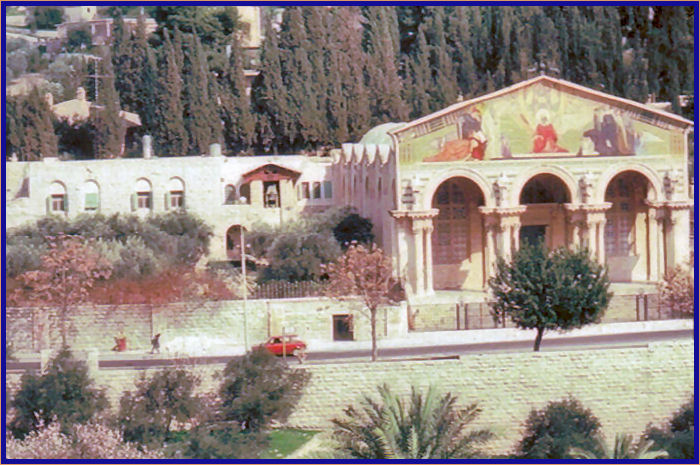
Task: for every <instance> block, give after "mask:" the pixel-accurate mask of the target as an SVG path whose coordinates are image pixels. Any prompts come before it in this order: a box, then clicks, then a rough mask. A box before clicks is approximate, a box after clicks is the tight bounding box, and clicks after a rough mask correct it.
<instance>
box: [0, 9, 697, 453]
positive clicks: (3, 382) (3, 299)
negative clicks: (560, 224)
mask: <svg viewBox="0 0 700 465" xmlns="http://www.w3.org/2000/svg"><path fill="white" fill-rule="evenodd" d="M128 3H132V4H137V5H157V4H166V5H236V4H238V5H253V6H275V5H280V6H281V5H288V4H295V5H310V6H311V5H325V4H329V3H332V4H334V5H341V6H342V5H367V4H373V5H405V4H412V5H445V4H447V3H449V4H450V5H474V6H476V5H484V4H485V3H486V2H484V1H471V2H470V1H457V2H447V1H404V2H402V1H337V2H336V1H328V0H325V1H324V0H319V1H290V2H284V1H267V2H266V1H248V2H246V1H207V0H203V1H171V2H167V1H153V0H145V1H142V2H136V1H132V0H127V1H96V2H89V1H56V2H54V1H50V0H49V1H26V2H22V1H3V2H2V7H3V11H2V18H1V20H0V24H1V25H2V30H3V31H4V30H5V27H6V15H5V8H4V7H10V6H36V5H60V6H71V5H76V6H78V5H86V4H90V5H98V6H106V5H124V4H128ZM660 3H663V4H664V5H672V6H693V7H694V30H693V33H694V41H695V47H694V72H695V87H694V95H695V96H697V95H698V93H699V92H698V90H699V86H698V69H699V67H698V58H699V57H698V49H697V44H698V25H699V24H700V22H699V19H698V13H699V8H698V2H697V1H696V2H692V1H669V2H666V1H663V2H661V1H638V2H634V5H649V6H653V5H659V4H660ZM488 4H489V5H494V6H506V5H547V4H552V5H580V4H586V5H606V6H617V5H623V4H627V2H621V1H590V2H586V1H553V2H551V3H550V2H543V1H541V0H540V1H493V2H488ZM5 47H6V41H5V40H3V41H2V56H3V63H4V60H5V58H4V57H5ZM6 79H7V78H6V75H5V73H3V74H2V85H3V88H5V86H6ZM2 101H3V115H2V138H3V140H4V139H5V137H6V133H5V112H4V102H5V96H4V94H3V97H2ZM699 115H700V111H699V109H698V107H697V105H695V114H694V123H695V126H694V127H695V128H697V124H698V121H699ZM693 135H694V163H693V169H694V178H695V181H696V182H695V183H694V203H695V205H696V206H697V204H698V199H699V195H698V194H699V188H698V184H697V180H698V178H699V176H698V175H699V174H700V167H699V166H698V161H699V159H700V157H698V141H699V140H700V137H699V136H698V131H697V129H694V131H693ZM2 153H3V160H2V179H3V187H4V184H5V179H6V166H5V165H6V159H5V145H4V144H3V146H2ZM698 219H699V212H698V208H697V207H696V208H694V220H695V234H694V247H695V252H696V253H695V254H694V267H695V270H698V269H699V268H700V259H699V258H698V255H697V251H698V245H700V242H699V238H698V234H697V229H698ZM5 234H6V206H5V202H3V204H2V237H3V241H2V258H3V261H2V276H3V289H2V319H3V321H2V327H3V331H2V356H3V357H2V375H1V376H2V385H3V388H4V387H5V386H6V383H7V379H6V355H7V353H6V343H7V339H6V334H5V331H4V329H5V327H6V325H5V317H6V315H5V308H6V304H7V302H6V295H5V289H4V283H5V281H4V277H5V271H6V270H5V260H6V245H5V240H4V239H5ZM695 279H696V281H695V282H696V284H697V283H698V277H697V275H696V277H695ZM694 291H695V295H694V300H695V308H696V309H697V308H698V303H699V299H698V295H699V294H698V289H697V286H695V289H694ZM699 322H700V316H699V315H698V312H697V311H695V314H694V339H695V344H694V352H695V353H694V355H695V370H694V372H695V374H694V393H695V409H694V410H695V419H694V422H695V427H696V428H697V426H698V419H699V418H700V417H699V413H698V409H697V407H698V384H699V381H700V373H699V372H698V360H699V354H700V352H699V348H698V340H699V334H700V333H699V331H698V330H699V328H698V323H699ZM3 400H4V396H3ZM2 416H3V417H2V437H3V439H2V441H3V442H2V445H1V446H0V449H1V454H2V455H1V457H2V459H3V460H2V461H3V463H37V464H43V463H279V462H280V460H11V459H10V460H8V459H5V457H6V443H5V440H4V438H5V437H6V428H7V426H6V422H5V416H6V407H5V402H3V403H2ZM695 457H696V458H698V433H697V432H696V433H695ZM284 462H285V463H310V462H314V463H380V462H386V461H379V460H284ZM390 462H391V463H415V461H411V460H392V461H390ZM422 462H425V463H445V462H446V461H444V460H442V461H441V460H424V461H422ZM450 462H455V463H484V462H488V463H513V462H516V463H541V461H537V460H514V459H493V460H487V461H485V460H452V461H450ZM548 462H549V463H586V462H588V463H611V462H614V463H649V461H645V460H616V461H610V460H584V461H581V460H551V461H548ZM664 463H697V462H696V461H694V460H675V461H670V460H669V461H664Z"/></svg>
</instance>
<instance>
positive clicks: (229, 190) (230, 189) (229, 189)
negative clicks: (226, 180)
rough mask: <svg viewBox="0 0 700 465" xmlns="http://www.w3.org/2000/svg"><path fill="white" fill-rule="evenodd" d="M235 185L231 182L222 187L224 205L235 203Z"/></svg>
mask: <svg viewBox="0 0 700 465" xmlns="http://www.w3.org/2000/svg"><path fill="white" fill-rule="evenodd" d="M236 200H238V199H237V195H236V186H234V185H233V184H227V185H226V188H225V189H224V205H233V204H235V203H236Z"/></svg>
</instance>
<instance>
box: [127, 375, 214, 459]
mask: <svg viewBox="0 0 700 465" xmlns="http://www.w3.org/2000/svg"><path fill="white" fill-rule="evenodd" d="M198 384H199V378H198V377H197V376H195V375H194V374H192V373H191V372H189V371H188V370H186V369H184V368H166V369H163V370H161V371H159V372H157V373H154V374H153V375H152V376H151V377H149V378H146V376H145V375H142V376H141V379H140V380H139V381H138V382H137V383H136V390H135V391H134V392H133V393H132V392H131V391H129V392H127V393H125V394H124V395H123V396H122V398H121V400H120V409H119V419H118V421H119V426H120V430H121V431H122V433H123V434H124V440H126V441H133V442H138V443H141V444H151V445H154V446H155V445H162V444H163V442H165V441H167V440H168V439H169V438H170V436H171V430H172V427H173V425H174V424H175V423H176V422H179V423H184V422H187V421H192V420H193V418H195V417H196V416H197V414H198V413H199V412H200V410H201V405H202V404H201V400H200V399H199V397H197V396H196V395H195V394H194V389H195V387H196V386H197V385H198Z"/></svg>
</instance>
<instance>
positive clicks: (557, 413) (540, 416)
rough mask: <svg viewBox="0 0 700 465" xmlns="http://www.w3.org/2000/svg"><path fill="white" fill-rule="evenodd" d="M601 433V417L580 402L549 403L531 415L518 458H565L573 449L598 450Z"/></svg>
mask: <svg viewBox="0 0 700 465" xmlns="http://www.w3.org/2000/svg"><path fill="white" fill-rule="evenodd" d="M599 430H600V421H598V418H596V416H595V415H593V413H591V411H590V410H588V409H587V408H584V407H583V405H581V403H580V402H579V401H578V400H576V399H573V398H568V399H563V400H561V401H557V402H550V403H548V404H547V406H546V407H545V408H543V409H541V410H535V409H533V410H532V411H531V412H530V415H529V416H528V417H527V420H526V421H525V433H524V435H523V438H522V439H521V440H520V443H519V444H518V450H517V453H516V455H517V457H518V458H521V459H538V460H543V459H564V458H568V452H569V451H570V450H571V449H572V448H579V449H584V450H590V451H595V450H596V446H597V442H596V439H595V437H596V435H597V434H598V433H599Z"/></svg>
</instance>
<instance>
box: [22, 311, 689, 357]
mask: <svg viewBox="0 0 700 465" xmlns="http://www.w3.org/2000/svg"><path fill="white" fill-rule="evenodd" d="M692 329H693V320H689V319H683V320H660V321H633V322H626V323H607V324H598V325H590V326H586V327H584V328H581V329H575V330H572V331H568V332H557V331H548V332H545V335H544V337H545V339H546V340H552V339H566V338H576V337H586V336H603V335H610V334H630V333H643V332H663V331H679V330H692ZM534 339H535V330H522V329H516V328H499V329H472V330H458V331H457V330H456V331H431V332H412V333H409V334H408V335H407V336H406V337H402V338H395V339H379V340H378V341H377V345H378V347H379V348H380V349H382V348H387V349H388V348H400V347H435V346H449V345H459V344H471V343H473V344H480V343H497V342H512V341H533V340H534ZM306 342H307V344H308V352H347V351H357V350H370V349H371V345H372V343H371V341H369V340H367V341H320V340H308V341H306ZM76 352H77V353H84V352H86V351H80V350H76ZM244 352H245V351H244V348H243V346H242V345H228V344H227V345H224V344H217V345H212V346H209V347H206V348H201V349H200V350H190V351H187V352H183V351H167V350H162V351H161V353H160V354H154V355H151V354H150V352H148V351H143V350H127V351H124V352H111V351H104V352H100V353H99V355H98V358H99V360H148V359H153V358H178V357H182V358H187V357H202V356H203V357H227V356H235V355H242V354H243V353H244ZM39 358H40V355H39V354H36V353H33V354H29V353H24V354H22V353H18V354H16V359H17V361H19V362H32V361H38V360H39Z"/></svg>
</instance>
